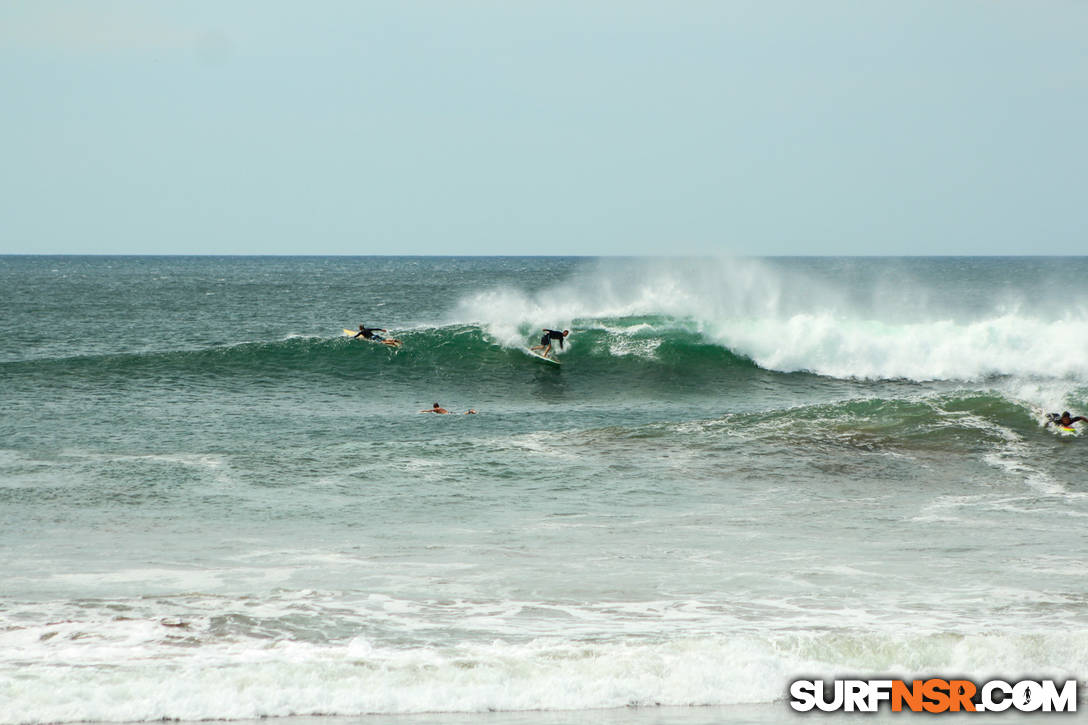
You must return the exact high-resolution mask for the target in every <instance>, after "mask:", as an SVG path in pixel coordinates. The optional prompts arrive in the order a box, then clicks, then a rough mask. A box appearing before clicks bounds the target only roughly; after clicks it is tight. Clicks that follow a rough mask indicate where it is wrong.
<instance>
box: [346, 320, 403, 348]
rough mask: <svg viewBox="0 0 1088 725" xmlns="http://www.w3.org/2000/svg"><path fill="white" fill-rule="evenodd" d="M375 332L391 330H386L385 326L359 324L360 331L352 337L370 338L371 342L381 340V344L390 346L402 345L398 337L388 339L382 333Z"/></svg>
mask: <svg viewBox="0 0 1088 725" xmlns="http://www.w3.org/2000/svg"><path fill="white" fill-rule="evenodd" d="M375 332H389V330H386V329H385V328H384V327H364V326H363V325H359V331H358V332H356V333H355V337H353V338H351V339H353V340H354V339H357V338H359V337H361V338H363V339H364V340H370V341H371V342H380V343H381V344H383V345H388V346H389V347H399V346H400V340H398V339H397V338H395V337H394V338H392V339H389V340H386V339H385V338H384V337H382V336H381V335H375V334H374V333H375Z"/></svg>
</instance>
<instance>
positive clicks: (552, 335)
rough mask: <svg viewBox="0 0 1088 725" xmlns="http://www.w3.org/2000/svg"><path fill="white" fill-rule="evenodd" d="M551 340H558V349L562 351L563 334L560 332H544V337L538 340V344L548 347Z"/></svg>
mask: <svg viewBox="0 0 1088 725" xmlns="http://www.w3.org/2000/svg"><path fill="white" fill-rule="evenodd" d="M552 340H559V349H560V350H562V349H563V332H562V331H561V330H544V337H542V338H540V344H541V345H550V344H551V341H552Z"/></svg>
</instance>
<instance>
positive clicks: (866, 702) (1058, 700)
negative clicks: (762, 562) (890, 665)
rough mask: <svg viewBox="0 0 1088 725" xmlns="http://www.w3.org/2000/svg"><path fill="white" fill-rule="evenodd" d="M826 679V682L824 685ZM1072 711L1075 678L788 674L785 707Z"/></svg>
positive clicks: (1075, 703)
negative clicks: (822, 677)
mask: <svg viewBox="0 0 1088 725" xmlns="http://www.w3.org/2000/svg"><path fill="white" fill-rule="evenodd" d="M825 685H826V686H825ZM884 703H887V704H888V705H889V706H890V707H891V710H892V712H903V711H904V710H905V711H907V712H930V713H942V712H1004V711H1005V710H1009V709H1010V708H1011V709H1012V710H1015V711H1019V712H1076V711H1077V681H1076V680H1066V681H1065V682H1063V683H1061V684H1059V683H1058V682H1057V681H1055V680H1020V681H1019V682H1011V683H1010V682H1005V681H1004V680H990V681H988V682H984V683H982V684H981V685H979V684H976V683H974V682H972V681H971V680H946V679H941V678H937V677H932V678H929V679H926V680H911V681H910V682H907V681H905V680H874V679H870V680H833V681H832V682H829V683H824V681H823V680H794V681H793V682H792V683H790V707H792V708H793V709H794V710H796V711H798V712H810V711H812V710H820V711H822V712H877V711H878V710H879V709H880V707H881V705H882V704H884Z"/></svg>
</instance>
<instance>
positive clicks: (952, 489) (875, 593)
mask: <svg viewBox="0 0 1088 725" xmlns="http://www.w3.org/2000/svg"><path fill="white" fill-rule="evenodd" d="M1086 275H1088V258H1065V259H1058V258H909V259H875V258H865V259H852V258H851V259H829V258H811V259H810V258H796V259H766V260H759V259H698V260H676V259H592V258H452V257H451V258H411V257H396V258H365V257H359V258H345V257H292V258H285V257H275V258H272V257H269V258H251V257H234V258H232V257H33V256H28V257H13V256H7V257H0V340H2V342H0V411H3V412H2V414H0V725H9V724H15V723H20V724H21V723H70V722H85V721H101V722H132V721H136V722H146V721H154V720H162V719H180V720H203V719H225V720H253V719H257V718H263V717H287V716H296V717H298V718H300V722H306V723H311V724H312V723H315V722H316V723H320V722H323V721H328V722H344V721H346V722H352V723H356V722H363V723H371V722H383V723H384V722H393V723H407V722H427V723H450V724H452V723H469V722H472V723H490V722H518V723H522V722H524V723H545V722H547V723H553V722H616V723H618V722H636V723H651V722H654V723H680V722H683V723H693V722H708V723H709V722H775V721H778V720H781V719H784V718H787V717H790V715H791V713H790V710H789V707H788V705H787V704H786V696H787V688H788V684H789V682H790V681H791V680H792V679H794V678H797V677H802V676H819V677H824V678H832V677H835V676H844V675H851V676H856V675H872V676H877V675H894V676H903V677H913V676H925V675H964V676H968V677H970V678H971V679H974V680H985V679H989V678H990V677H997V676H999V677H1002V678H1005V679H1010V680H1011V679H1019V678H1024V677H1034V678H1038V677H1054V678H1058V679H1066V678H1071V677H1083V676H1084V675H1085V674H1086V672H1088V625H1086V621H1088V618H1086V616H1085V615H1086V613H1088V564H1086V562H1088V537H1086V535H1085V527H1086V526H1088V474H1086V471H1088V440H1085V439H1083V438H1081V437H1073V436H1063V435H1059V434H1058V433H1057V432H1056V431H1055V430H1054V429H1053V428H1045V427H1044V426H1043V423H1044V421H1045V415H1046V413H1049V412H1053V411H1057V412H1060V411H1062V410H1066V409H1068V410H1071V411H1073V413H1074V414H1078V413H1088V298H1085V297H1084V296H1083V295H1082V294H1079V291H1080V289H1081V287H1082V283H1083V280H1084V279H1085V277H1086ZM360 323H365V324H367V325H368V326H377V327H384V328H389V330H390V332H391V334H395V335H396V336H397V337H399V338H400V339H402V340H403V342H404V346H403V348H402V349H400V350H391V349H387V348H385V347H383V346H380V345H375V344H372V343H369V342H364V341H358V340H356V341H353V340H349V339H347V338H346V337H342V336H341V328H344V327H355V326H357V325H358V324H360ZM542 327H552V328H560V329H562V328H569V329H570V330H571V335H570V337H569V339H568V341H567V344H566V345H565V346H564V349H563V350H561V351H560V355H559V359H560V360H561V361H562V363H563V364H562V366H559V367H557V366H552V365H548V364H545V363H541V362H539V361H536V360H533V359H532V358H530V357H529V356H528V355H526V354H525V352H524V348H525V346H526V345H528V344H535V343H536V341H537V338H538V337H539V335H540V328H542ZM434 402H439V403H440V404H442V405H443V406H445V407H446V408H449V409H450V410H452V411H454V413H456V414H455V415H449V416H436V415H429V414H420V413H419V412H418V411H419V410H421V409H423V408H429V407H430V406H431V404H432V403H434ZM469 408H474V409H476V410H477V411H479V413H478V415H462V414H461V413H462V412H463V411H465V410H467V409H469ZM303 716H306V719H302V718H303ZM310 716H321V717H320V718H318V719H316V720H314V719H310ZM1013 717H1015V716H1013ZM908 718H909V716H908ZM345 719H346V720H345ZM998 721H1000V722H1004V723H1008V722H1012V721H1013V720H1011V719H1010V718H1009V717H1008V716H1004V717H1001V718H998ZM972 722H978V720H977V719H972Z"/></svg>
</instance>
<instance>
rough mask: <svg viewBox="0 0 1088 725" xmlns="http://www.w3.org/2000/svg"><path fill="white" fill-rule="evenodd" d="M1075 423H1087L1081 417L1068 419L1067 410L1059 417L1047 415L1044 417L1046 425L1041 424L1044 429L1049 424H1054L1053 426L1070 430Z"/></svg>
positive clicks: (1086, 420)
mask: <svg viewBox="0 0 1088 725" xmlns="http://www.w3.org/2000/svg"><path fill="white" fill-rule="evenodd" d="M1077 421H1084V422H1085V423H1088V418H1085V417H1084V416H1083V415H1078V416H1075V417H1072V418H1071V417H1069V411H1068V410H1067V411H1065V412H1063V413H1062V414H1061V415H1058V414H1057V413H1050V414H1048V415H1047V416H1046V423H1044V424H1043V427H1044V428H1045V427H1046V426H1048V425H1050V424H1051V423H1054V424H1055V425H1059V426H1061V427H1062V428H1072V427H1073V424H1074V423H1076V422H1077Z"/></svg>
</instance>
